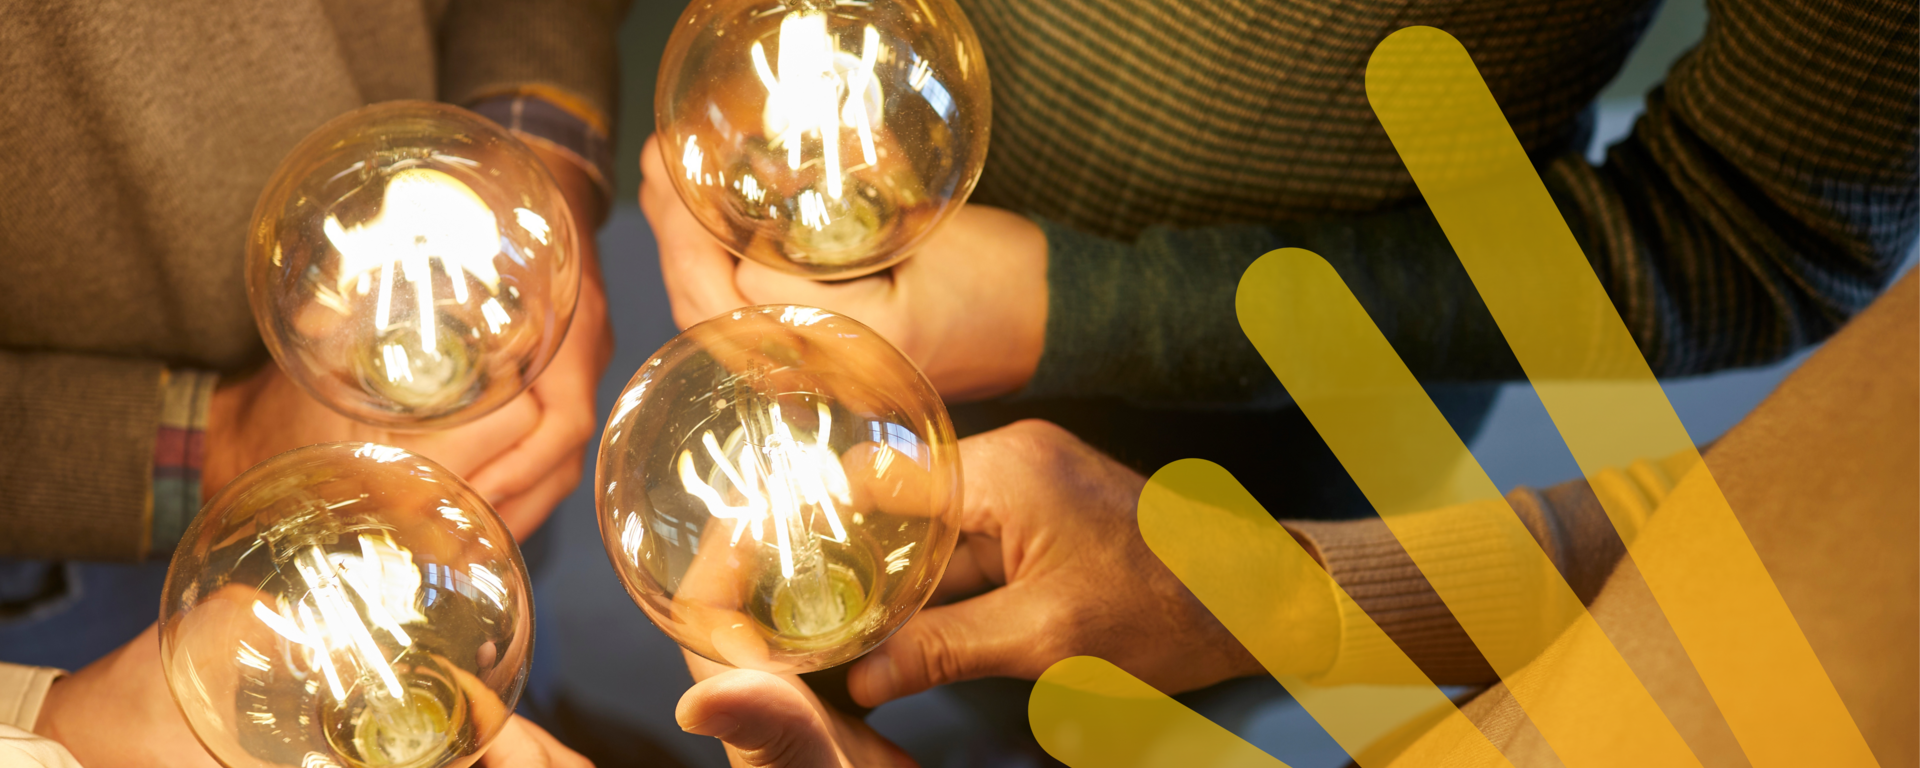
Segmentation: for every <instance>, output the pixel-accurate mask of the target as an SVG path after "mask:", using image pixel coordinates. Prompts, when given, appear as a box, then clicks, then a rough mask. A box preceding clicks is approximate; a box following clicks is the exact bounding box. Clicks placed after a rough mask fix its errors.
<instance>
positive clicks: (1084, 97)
mask: <svg viewBox="0 0 1920 768" xmlns="http://www.w3.org/2000/svg"><path fill="white" fill-rule="evenodd" d="M962 4H963V5H964V6H965V7H966V10H967V12H968V14H969V16H970V18H971V19H972V21H973V23H974V25H975V26H976V27H977V28H978V29H979V31H980V34H981V38H982V42H983V43H984V45H985V47H986V51H987V56H988V61H989V64H990V67H991V70H992V73H993V88H994V102H995V103H994V120H995V124H994V127H993V144H992V147H991V149H990V153H989V159H988V162H987V169H986V171H985V173H984V174H983V176H982V178H981V181H980V184H979V187H978V191H977V192H976V193H975V195H974V198H973V199H974V200H975V201H977V202H982V203H987V204H991V205H997V206H1002V207H1007V208H1011V209H1014V210H1018V211H1022V212H1025V213H1027V214H1029V215H1031V216H1033V217H1035V218H1036V219H1038V220H1039V221H1040V222H1041V225H1042V227H1043V228H1044V229H1045V230H1046V233H1047V240H1048V248H1049V256H1048V258H1049V265H1048V287H1049V291H1050V298H1049V303H1050V306H1049V312H1048V327H1047V331H1046V351H1045V353H1044V355H1043V357H1042V359H1041V363H1040V368H1039V371H1038V373H1037V374H1036V375H1035V377H1034V379H1033V380H1032V382H1031V383H1030V384H1029V385H1028V387H1027V388H1026V390H1025V391H1024V392H1023V396H1025V397H1049V396H1093V395H1111V396H1120V397H1125V398H1128V399H1130V400H1133V401H1135V402H1141V403H1151V404H1188V405H1191V404H1246V403H1260V402H1275V401H1278V400H1281V399H1283V398H1284V392H1283V391H1282V390H1281V388H1280V385H1279V382H1278V381H1277V380H1276V379H1275V378H1274V377H1273V375H1272V373H1271V372H1269V371H1268V369H1267V367H1266V365H1265V363H1264V362H1262V360H1261V359H1260V357H1259V355H1258V354H1257V353H1256V352H1255V351H1254V349H1253V347H1252V345H1250V344H1249V343H1248V342H1247V340H1246V339H1245V337H1244V336H1243V335H1242V334H1241V332H1240V327H1239V323H1238V321H1237V319H1236V317H1235V315H1234V301H1233V296H1234V290H1235V287H1236V285H1237V284H1238V282H1239V278H1240V274H1241V272H1242V271H1244V270H1245V268H1246V267H1247V265H1249V264H1251V263H1252V262H1253V261H1254V260H1255V259H1256V258H1258V257H1259V256H1261V255H1262V254H1264V253H1267V252H1268V251H1270V250H1273V249H1275V248H1281V247H1287V246H1298V247H1302V248H1306V249H1309V250H1312V251H1314V252H1316V253H1318V254H1320V255H1321V256H1324V257H1326V259H1327V260H1328V261H1330V262H1331V263H1332V264H1333V266H1334V267H1335V269H1337V270H1338V271H1339V272H1340V275H1341V277H1342V278H1344V279H1345V280H1346V282H1347V283H1348V285H1349V286H1351V287H1352V289H1353V291H1354V292H1355V294H1356V295H1357V296H1358V297H1359V299H1360V301H1361V302H1362V304H1364V305H1365V306H1366V308H1367V310H1368V311H1369V312H1370V313H1371V314H1372V316H1373V319H1374V321H1375V322H1376V323H1377V324H1378V325H1379V326H1380V327H1381V330H1382V331H1383V332H1384V333H1385V334H1386V335H1387V337H1388V339H1389V340H1391V341H1392V342H1393V344H1394V347H1395V348H1396V349H1397V350H1398V351H1399V353H1400V354H1401V356H1402V357H1403V358H1404V359H1405V360H1406V361H1407V363H1408V365H1409V366H1410V367H1411V368H1412V369H1413V370H1414V372H1415V373H1416V374H1418V375H1420V376H1421V377H1422V378H1423V379H1426V380H1485V379H1496V378H1507V377H1515V376H1518V374H1519V368H1518V366H1517V364H1516V363H1515V362H1514V360H1513V358H1512V356H1511V354H1509V352H1508V351H1507V349H1506V345H1505V342H1504V341H1503V339H1502V337H1501V336H1500V334H1499V331H1498V329H1497V328H1496V327H1495V326H1494V324H1493V320H1492V318H1491V317H1490V316H1489V315H1488V314H1487V311H1486V309H1485V307H1484V306H1483V305H1482V304H1481V303H1480V301H1479V298H1478V296H1477V294H1476V293H1475V292H1474V290H1473V288H1472V285H1471V283H1470V282H1469V281H1468V279H1467V276H1466V273H1465V271H1464V270H1463V269H1462V268H1461V267H1460V265H1459V263H1458V261H1457V260H1456V258H1455V256H1454V254H1453V252H1452V250H1451V248H1450V247H1449V246H1448V244H1447V241H1446V238H1445V237H1444V235H1443V234H1442V233H1441V231H1440V228H1439V226H1438V224H1437V223H1436V222H1435V221H1434V219H1433V217H1432V215H1431V214H1430V213H1429V212H1428V211H1427V209H1426V207H1425V206H1424V204H1423V203H1422V202H1421V200H1420V198H1419V195H1418V192H1417V191H1416V190H1415V188H1414V185H1413V182H1412V180H1411V178H1410V177H1409V176H1408V174H1407V172H1406V169H1405V167H1404V166H1403V165H1402V164H1401V163H1400V160H1399V158H1398V156H1397V155H1396V154H1395V153H1394V150H1393V147H1392V145H1391V144H1390V143H1389V142H1388V140H1387V137H1386V134H1385V132H1384V131H1383V130H1382V129H1381V128H1380V125H1379V123H1378V121H1377V120H1376V119H1375V118H1374V115H1373V112H1372V110H1371V109H1370V108H1369V107H1368V105H1367V102H1366V95H1365V88H1364V74H1365V71H1366V62H1367V58H1368V56H1369V55H1370V54H1371V52H1372V50H1373V47H1374V46H1375V45H1376V44H1377V43H1378V42H1379V41H1380V40H1381V39H1382V38H1384V37H1385V36H1386V35H1387V34H1389V33H1391V32H1392V31H1394V30H1396V29H1399V28H1401V27H1405V26H1409V25H1416V24H1425V25H1431V26H1435V27H1439V28H1441V29H1444V30H1446V31H1448V32H1449V33H1452V34H1453V35H1454V36H1455V37H1457V38H1459V39H1460V40H1461V42H1463V43H1464V44H1465V45H1466V47H1467V49H1468V51H1470V52H1471V53H1472V55H1473V58H1474V61H1475V63H1476V64H1477V65H1478V66H1479V67H1480V70H1481V73H1482V75H1483V76H1484V77H1485V78H1486V80H1487V83H1488V86H1489V87H1490V88H1491V90H1492V91H1493V94H1494V96H1495V98H1496V99H1497V100H1498V101H1499V102H1500V104H1501V106H1502V108H1503V109H1504V110H1505V112H1506V115H1507V120H1508V122H1509V123H1511V124H1512V126H1513V128H1514V131H1515V132H1516V133H1517V134H1518V136H1519V139H1520V141H1521V143H1522V144H1523V145H1524V146H1525V147H1526V148H1527V150H1528V151H1529V152H1530V153H1531V154H1532V155H1533V157H1534V158H1535V159H1536V163H1537V166H1538V167H1539V168H1540V171H1541V175H1542V177H1543V178H1544V179H1545V181H1546V183H1547V186H1548V188H1549V190H1551V192H1552V193H1553V195H1554V196H1555V199H1556V200H1557V201H1558V203H1559V205H1560V208H1561V210H1562V213H1563V215H1565V217H1566V218H1567V222H1568V224H1569V225H1570V226H1571V228H1572V230H1573V232H1574V234H1575V236H1576V237H1577V238H1579V240H1580V242H1581V244H1582V246H1583V247H1584V248H1585V249H1586V252H1587V255H1588V258H1589V259H1590V260H1591V261H1592V263H1593V266H1594V269H1595V271H1596V272H1597V273H1598V275H1599V277H1600V279H1601V281H1602V282H1603V284H1605V285H1606V286H1607V289H1608V291H1609V292H1610V293H1611V295H1612V296H1613V298H1614V302H1615V304H1616V306H1617V307H1618V308H1619V310H1620V312H1621V314H1622V316H1623V317H1624V318H1625V320H1626V323H1627V326H1628V327H1629V328H1630V329H1631V330H1632V331H1633V333H1634V335H1635V337H1636V338H1637V339H1638V340H1639V342H1640V346H1641V349H1642V350H1643V351H1644V352H1645V354H1646V356H1647V358H1648V360H1649V362H1650V363H1651V364H1652V366H1653V368H1654V371H1655V372H1656V373H1658V374H1661V375H1684V374H1691V373H1699V372H1703V371H1709V370H1714V369H1719V368H1726V367H1732V366H1743V365H1756V364H1761V363H1766V362H1768V361H1772V360H1776V359H1778V358H1780V357H1782V356H1784V355H1786V354H1788V353H1790V352H1792V351H1793V350H1795V349H1796V348H1799V347H1802V346H1804V345H1807V344H1810V343H1813V342H1816V341H1818V340H1820V339H1822V338H1825V337H1826V336H1827V335H1829V334H1831V333H1832V332H1833V331H1834V329H1836V328H1837V327H1838V326H1839V325H1840V324H1841V323H1842V322H1843V321H1845V320H1846V319H1847V318H1848V317H1849V316H1851V315H1852V314H1853V313H1854V312H1856V311H1858V310H1859V309H1860V308H1862V307H1864V306H1865V305H1866V304H1867V303H1868V302H1869V301H1870V300H1871V299H1872V298H1873V297H1874V296H1875V295H1877V294H1878V293H1879V292H1880V290H1881V289H1882V288H1883V287H1884V286H1885V284H1886V282H1887V281H1888V280H1889V279H1890V277H1891V276H1892V273H1893V270H1894V269H1895V268H1896V267H1897V266H1898V264H1899V262H1900V260H1901V258H1902V257H1903V256H1904V255H1905V253H1906V252H1907V250H1908V248H1909V247H1910V246H1911V244H1912V243H1913V241H1914V235H1915V231H1916V223H1917V222H1920V197H1917V196H1916V192H1915V188H1916V184H1917V183H1920V178H1917V176H1916V164H1915V152H1916V145H1915V135H1916V130H1917V126H1916V109H1915V95H1916V68H1915V61H1916V58H1917V54H1916V48H1915V37H1916V27H1915V6H1914V4H1913V3H1912V2H1910V0H1845V1H1843V0H1710V3H1709V5H1710V13H1711V22H1710V24H1709V26H1708V29H1707V32H1706V36H1705V39H1704V40H1702V41H1701V43H1700V45H1699V46H1698V47H1697V48H1696V49H1694V50H1693V51H1692V52H1690V53H1688V54H1687V55H1686V56H1685V57H1684V58H1682V59H1681V60H1680V62H1679V63H1678V64H1676V65H1675V66H1674V68H1673V69H1672V71H1671V72H1670V73H1669V74H1668V77H1667V80H1666V83H1665V85H1664V86H1663V87H1661V88H1659V89H1656V90H1655V91H1654V92H1653V93H1652V94H1651V95H1650V96H1649V97H1648V99H1647V109H1646V113H1645V115H1644V116H1642V117H1641V118H1640V120H1639V123H1638V124H1637V125H1636V126H1635V128H1634V131H1633V134H1632V136H1631V137H1630V138H1628V139H1626V140H1624V141H1622V142H1620V143H1619V144H1616V145H1614V146H1613V147H1612V148H1611V150H1610V151H1609V152H1608V156H1607V160H1606V162H1605V163H1604V164H1603V165H1600V166H1594V165H1591V164H1589V163H1588V162H1587V161H1586V159H1585V158H1584V155H1583V150H1584V145H1585V143H1586V125H1587V123H1588V121H1587V120H1586V119H1584V116H1585V115H1589V114H1590V112H1589V110H1588V108H1589V106H1590V104H1591V102H1592V100H1593V98H1594V96H1595V94H1597V93H1598V92H1599V90H1600V89H1601V87H1602V86H1604V85H1605V84H1606V83H1607V82H1608V80H1610V79H1611V78H1612V77H1613V75H1614V74H1615V72H1616V71H1617V70H1618V68H1619V67H1620V65H1621V63H1622V61H1623V60H1624V59H1625V57H1626V55H1627V54H1628V52H1629V51H1630V50H1631V48H1632V46H1633V44H1634V42H1635V41H1636V39H1637V38H1638V36H1639V34H1640V33H1641V31H1642V30H1643V29H1644V27H1645V26H1646V23H1647V22H1648V20H1649V18H1650V17H1651V15H1652V13H1653V11H1654V10H1655V8H1656V6H1657V0H1547V1H1544V2H1543V1H1539V0H1532V1H1524V2H1523V1H1521V0H1421V1H1420V2H1412V1H1411V0H1280V1H1278V2H1262V1H1261V0H1211V1H1209V2H1191V0H1050V1H1049V2H1029V1H1028V0H962Z"/></svg>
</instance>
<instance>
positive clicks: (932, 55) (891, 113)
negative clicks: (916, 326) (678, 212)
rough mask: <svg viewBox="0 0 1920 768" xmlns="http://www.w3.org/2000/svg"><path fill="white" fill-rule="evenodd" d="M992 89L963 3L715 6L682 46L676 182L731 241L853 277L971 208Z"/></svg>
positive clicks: (673, 129)
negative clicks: (967, 202)
mask: <svg viewBox="0 0 1920 768" xmlns="http://www.w3.org/2000/svg"><path fill="white" fill-rule="evenodd" d="M987 91H988V89H987V73H986V65H985V62H984V60H983V59H981V58H980V51H979V42H978V40H977V39H976V38H975V36H974V33H973V28H972V26H971V25H969V24H968V23H967V20H966V18H965V16H964V15H962V14H961V12H960V10H959V8H958V6H956V5H954V4H953V0H874V1H873V2H861V3H837V4H802V3H786V2H784V0H701V1H700V2H695V3H693V4H691V5H689V6H688V10H687V13H686V15H685V16H684V17H682V19H681V21H680V23H679V24H677V25H676V27H675V30H674V33H673V36H672V38H671V39H670V40H669V42H668V46H667V52H666V56H665V58H664V60H663V61H662V66H661V72H660V82H659V85H658V88H657V93H658V94H659V98H658V100H657V102H656V112H657V114H656V124H657V125H658V126H659V127H660V130H661V134H662V142H663V155H664V156H663V159H664V160H666V161H667V164H668V165H669V166H670V167H672V166H674V164H675V163H678V166H677V167H675V168H673V171H674V173H673V174H672V175H671V177H670V178H671V181H672V183H673V185H674V188H675V189H676V190H677V191H678V192H679V193H680V195H681V197H682V199H684V200H686V202H687V204H688V207H689V208H690V209H691V210H692V211H693V213H694V216H695V218H697V219H699V220H700V222H701V224H702V225H704V226H705V227H706V228H707V230H708V231H710V232H712V233H713V234H714V235H715V236H717V237H719V238H720V240H721V242H722V243H723V244H724V245H725V246H726V247H727V248H728V249H729V250H732V251H733V252H734V253H735V254H736V255H739V256H742V257H745V258H750V259H755V260H757V261H761V262H764V263H767V264H769V265H771V266H774V267H778V268H780V269H783V270H786V271H789V272H794V273H797V274H803V275H807V276H811V277H816V278H823V279H832V278H845V277H855V276H858V275H861V274H866V273H869V272H873V271H875V270H878V269H882V268H885V267H886V266H887V265H889V264H892V263H894V262H896V261H898V260H899V259H901V258H904V257H905V255H906V254H907V253H908V252H909V251H910V250H911V249H912V248H913V247H914V246H915V245H917V244H918V243H919V242H920V241H921V239H923V238H924V237H925V236H926V235H927V234H928V233H930V232H931V231H932V230H933V229H934V228H935V227H936V226H938V224H939V223H940V221H941V220H943V219H944V218H945V217H946V216H947V215H949V214H950V213H951V212H952V211H953V210H954V209H956V208H958V207H959V206H960V205H961V204H963V203H964V202H965V200H966V197H967V195H968V194H969V192H971V190H972V188H973V183H974V180H975V179H977V178H978V176H979V172H980V167H981V163H982V162H983V161H984V158H985V153H986V145H987V128H988V124H989V122H990V120H989V117H990V116H989V114H988V113H989V111H990V109H991V106H990V103H991V100H990V98H989V94H988V92H987Z"/></svg>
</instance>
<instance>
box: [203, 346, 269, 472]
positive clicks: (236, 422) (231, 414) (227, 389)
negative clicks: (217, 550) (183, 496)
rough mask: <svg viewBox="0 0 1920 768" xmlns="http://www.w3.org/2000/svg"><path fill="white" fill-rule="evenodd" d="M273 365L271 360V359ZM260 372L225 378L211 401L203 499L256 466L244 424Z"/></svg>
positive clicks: (205, 453)
mask: <svg viewBox="0 0 1920 768" xmlns="http://www.w3.org/2000/svg"><path fill="white" fill-rule="evenodd" d="M269 365H271V363H269ZM263 374H264V372H262V373H256V374H254V375H251V376H248V377H246V378H243V379H238V380H232V381H221V382H220V385H219V386H217V387H215V388H214V390H213V396H212V397H211V398H210V399H209V400H208V403H207V421H206V429H205V431H204V432H203V437H202V439H203V441H204V449H203V451H202V454H201V455H202V460H201V465H200V503H201V504H203V505H204V504H206V503H207V502H208V501H209V500H211V499H212V498H213V496H214V494H217V493H219V492H220V489H221V488H223V487H225V486H226V484H227V481H229V480H232V479H233V478H235V477H238V476H239V475H240V473H241V472H244V471H246V469H247V467H249V466H252V465H251V464H250V463H249V462H248V461H247V458H246V450H245V448H244V438H243V436H242V430H241V425H242V424H245V423H246V413H247V411H248V410H249V408H250V407H251V406H252V404H253V400H254V398H255V396H256V395H257V394H258V392H259V384H260V381H261V380H262V379H264V378H265V376H264V375H263Z"/></svg>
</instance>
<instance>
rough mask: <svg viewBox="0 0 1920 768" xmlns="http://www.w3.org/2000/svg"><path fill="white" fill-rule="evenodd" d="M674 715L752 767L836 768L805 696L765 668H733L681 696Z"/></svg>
mask: <svg viewBox="0 0 1920 768" xmlns="http://www.w3.org/2000/svg"><path fill="white" fill-rule="evenodd" d="M674 719H675V720H676V721H678V722H679V723H680V727H681V728H682V729H683V730H685V731H687V732H688V733H695V734H699V735H702V736H712V737H714V738H717V739H719V740H721V741H723V742H725V743H726V744H727V746H729V747H732V748H733V749H734V750H735V754H736V755H737V756H738V757H739V758H740V762H743V763H745V764H746V765H749V766H755V767H756V768H840V766H841V762H840V756H839V752H838V750H836V749H835V748H834V745H833V733H832V730H831V728H830V727H829V726H828V724H827V723H826V721H825V720H823V719H822V718H821V716H820V713H819V712H818V711H817V710H815V709H814V707H813V705H812V703H811V702H809V701H808V700H807V697H806V696H805V695H803V694H801V693H800V691H798V690H796V689H795V688H794V687H793V685H792V684H790V683H789V682H787V681H786V680H783V679H781V678H779V677H777V676H775V675H771V674H768V673H766V672H755V671H752V670H744V669H737V670H733V671H731V672H723V673H721V674H719V675H715V676H713V677H710V678H708V679H706V680H703V681H701V682H699V683H696V684H694V686H693V687H692V688H690V689H688V690H687V692H686V694H685V695H683V696H681V697H680V704H679V707H678V708H677V709H676V710H675V711H674Z"/></svg>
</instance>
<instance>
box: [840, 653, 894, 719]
mask: <svg viewBox="0 0 1920 768" xmlns="http://www.w3.org/2000/svg"><path fill="white" fill-rule="evenodd" d="M857 672H858V674H856V675H853V677H855V678H858V679H857V680H853V679H850V680H848V681H847V682H848V683H849V685H850V686H851V685H854V684H856V683H857V685H858V687H859V688H860V690H859V691H855V692H853V693H854V699H856V700H858V701H859V702H860V704H862V705H863V706H869V707H872V706H878V705H879V704H880V703H881V702H883V701H886V700H888V699H890V698H892V697H893V688H894V685H896V681H898V680H899V676H898V675H897V674H896V673H895V671H894V668H893V657H892V656H889V655H888V654H887V652H886V651H875V652H873V653H871V654H868V655H867V660H866V661H864V662H862V663H861V664H860V666H859V668H858V669H857Z"/></svg>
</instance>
